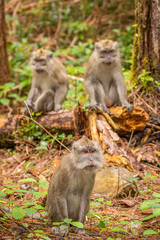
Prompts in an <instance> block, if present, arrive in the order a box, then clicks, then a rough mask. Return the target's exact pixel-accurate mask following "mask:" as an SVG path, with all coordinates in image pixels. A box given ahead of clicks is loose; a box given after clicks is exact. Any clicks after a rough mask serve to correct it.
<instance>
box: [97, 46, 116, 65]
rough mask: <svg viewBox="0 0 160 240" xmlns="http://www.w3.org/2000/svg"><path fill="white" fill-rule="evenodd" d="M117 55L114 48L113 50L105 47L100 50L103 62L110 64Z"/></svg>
mask: <svg viewBox="0 0 160 240" xmlns="http://www.w3.org/2000/svg"><path fill="white" fill-rule="evenodd" d="M115 57H116V53H115V50H114V49H112V50H110V49H109V50H108V49H105V50H102V51H101V52H100V59H101V61H102V63H106V64H110V63H112V62H114V60H115Z"/></svg>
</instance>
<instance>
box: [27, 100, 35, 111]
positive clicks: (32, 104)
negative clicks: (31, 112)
mask: <svg viewBox="0 0 160 240" xmlns="http://www.w3.org/2000/svg"><path fill="white" fill-rule="evenodd" d="M26 104H27V106H28V107H30V108H32V109H33V107H34V103H33V102H32V100H30V99H27V100H26Z"/></svg>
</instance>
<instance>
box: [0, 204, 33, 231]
mask: <svg viewBox="0 0 160 240" xmlns="http://www.w3.org/2000/svg"><path fill="white" fill-rule="evenodd" d="M4 209H5V208H4ZM0 210H1V211H2V212H3V214H6V211H5V210H3V208H2V207H0ZM7 218H8V219H9V220H11V221H12V222H13V221H14V222H15V223H16V224H17V225H19V226H20V227H22V228H24V229H25V230H26V231H27V232H32V231H31V230H29V229H28V228H26V227H25V226H24V225H22V224H20V223H19V222H18V221H17V220H16V219H14V220H13V219H12V218H11V217H9V216H8V215H7Z"/></svg>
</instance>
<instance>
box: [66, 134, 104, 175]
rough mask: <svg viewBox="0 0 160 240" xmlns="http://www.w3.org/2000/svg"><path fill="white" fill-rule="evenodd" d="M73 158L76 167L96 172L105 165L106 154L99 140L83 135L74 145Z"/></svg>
mask: <svg viewBox="0 0 160 240" xmlns="http://www.w3.org/2000/svg"><path fill="white" fill-rule="evenodd" d="M71 158H72V159H73V161H72V163H73V164H74V165H75V166H76V168H78V169H81V170H86V171H92V172H96V171H97V170H98V169H99V168H101V167H103V165H104V155H103V152H102V150H101V147H100V146H99V145H98V144H97V142H95V141H92V140H90V139H88V138H87V137H86V136H83V137H82V138H81V139H79V140H78V141H76V142H74V143H73V145H72V152H71Z"/></svg>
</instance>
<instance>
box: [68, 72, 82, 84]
mask: <svg viewBox="0 0 160 240" xmlns="http://www.w3.org/2000/svg"><path fill="white" fill-rule="evenodd" d="M68 77H69V78H70V79H73V80H75V79H76V80H78V81H80V82H84V78H81V77H76V76H72V75H69V74H68Z"/></svg>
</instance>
